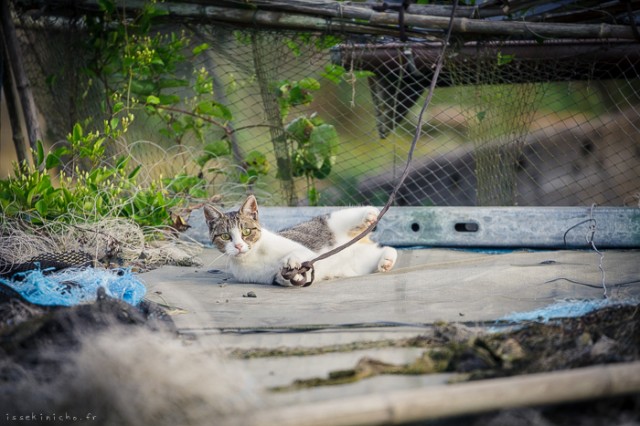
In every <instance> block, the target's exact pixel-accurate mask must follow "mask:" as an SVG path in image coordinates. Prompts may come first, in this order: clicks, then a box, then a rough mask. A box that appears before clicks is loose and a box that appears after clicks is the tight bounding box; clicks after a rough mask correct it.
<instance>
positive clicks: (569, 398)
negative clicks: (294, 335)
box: [229, 361, 640, 426]
mask: <svg viewBox="0 0 640 426" xmlns="http://www.w3.org/2000/svg"><path fill="white" fill-rule="evenodd" d="M639 392H640V361H636V362H632V363H626V364H611V365H599V366H593V367H586V368H577V369H573V370H565V371H556V372H551V373H540V374H530V375H524V376H515V377H508V378H500V379H490V380H481V381H475V382H467V383H461V384H454V385H443V386H433V387H428V388H422V389H411V390H402V391H393V392H387V393H378V394H375V395H366V396H357V397H351V398H342V399H340V400H336V401H321V402H316V403H310V404H301V405H295V406H288V407H283V408H274V409H271V410H258V411H256V412H254V413H251V414H249V415H247V416H242V417H238V418H237V419H229V420H230V422H229V424H231V425H238V426H239V425H243V426H253V425H255V426H294V425H295V426H342V425H344V426H347V425H348V426H356V425H374V424H400V423H408V422H417V421H424V420H431V419H438V418H446V417H453V416H462V415H470V414H479V413H485V412H490V411H496V410H502V409H508V408H517V407H532V406H540V405H548V404H561V403H569V402H578V401H586V400H591V399H597V398H603V397H612V396H618V395H624V394H631V393H639Z"/></svg>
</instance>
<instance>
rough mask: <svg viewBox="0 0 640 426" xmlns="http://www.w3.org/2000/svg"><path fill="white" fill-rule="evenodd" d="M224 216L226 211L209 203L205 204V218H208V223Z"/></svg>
mask: <svg viewBox="0 0 640 426" xmlns="http://www.w3.org/2000/svg"><path fill="white" fill-rule="evenodd" d="M222 216H224V213H222V212H221V211H220V210H218V209H216V208H215V207H213V206H210V205H208V204H205V205H204V218H205V219H206V221H207V224H209V223H211V222H215V221H217V220H218V219H220V218H221V217H222Z"/></svg>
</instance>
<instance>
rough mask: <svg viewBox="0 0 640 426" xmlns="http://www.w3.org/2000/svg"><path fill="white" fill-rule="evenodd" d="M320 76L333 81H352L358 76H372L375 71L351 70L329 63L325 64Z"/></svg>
mask: <svg viewBox="0 0 640 426" xmlns="http://www.w3.org/2000/svg"><path fill="white" fill-rule="evenodd" d="M320 75H322V77H324V78H326V79H327V80H329V81H331V82H333V83H336V84H338V83H340V82H342V81H346V82H348V83H352V82H353V81H354V79H355V80H357V79H359V78H366V77H373V76H375V73H373V72H371V71H363V70H353V71H347V70H346V69H345V67H343V66H342V65H335V64H329V65H325V67H324V71H323V72H322V73H321V74H320Z"/></svg>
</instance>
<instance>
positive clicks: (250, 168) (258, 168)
mask: <svg viewBox="0 0 640 426" xmlns="http://www.w3.org/2000/svg"><path fill="white" fill-rule="evenodd" d="M243 166H244V167H243V169H242V171H241V172H240V175H239V177H238V180H239V181H240V183H242V184H245V185H252V184H254V183H256V181H257V180H258V178H259V177H260V176H261V175H266V174H267V173H269V169H270V166H269V162H268V161H267V157H266V155H264V154H263V153H261V152H259V151H251V152H250V153H249V154H247V156H246V157H245V159H244V164H243Z"/></svg>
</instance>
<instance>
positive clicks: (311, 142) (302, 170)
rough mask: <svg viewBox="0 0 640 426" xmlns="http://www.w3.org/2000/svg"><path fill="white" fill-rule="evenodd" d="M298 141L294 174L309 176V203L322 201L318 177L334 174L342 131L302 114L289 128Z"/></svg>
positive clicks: (289, 132)
mask: <svg viewBox="0 0 640 426" xmlns="http://www.w3.org/2000/svg"><path fill="white" fill-rule="evenodd" d="M286 130H287V133H288V135H290V137H291V138H292V139H293V140H294V141H295V148H294V150H293V153H292V163H293V168H292V173H293V176H294V177H301V176H304V177H306V178H307V183H308V188H309V189H308V193H307V196H308V197H309V202H310V204H311V205H317V204H318V202H319V195H318V191H317V190H316V186H315V179H325V178H327V177H328V176H329V174H330V173H331V169H332V167H333V165H334V164H335V161H336V154H337V150H338V133H337V132H336V129H335V127H334V126H332V125H330V124H326V123H324V122H323V121H322V119H320V118H318V117H311V118H308V117H304V116H303V117H299V118H297V119H295V120H293V121H292V122H291V123H289V125H288V126H287V127H286Z"/></svg>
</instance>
